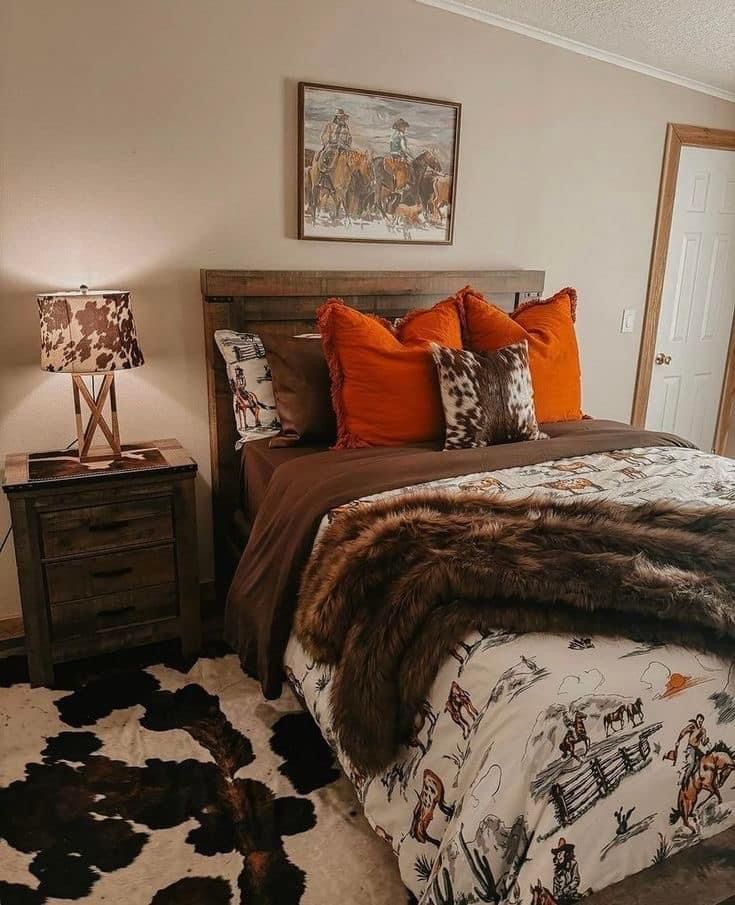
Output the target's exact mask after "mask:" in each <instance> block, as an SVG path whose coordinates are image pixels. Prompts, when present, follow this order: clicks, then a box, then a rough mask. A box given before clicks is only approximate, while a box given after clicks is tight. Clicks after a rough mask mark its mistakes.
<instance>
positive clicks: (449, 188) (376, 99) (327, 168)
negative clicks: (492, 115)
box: [298, 82, 461, 245]
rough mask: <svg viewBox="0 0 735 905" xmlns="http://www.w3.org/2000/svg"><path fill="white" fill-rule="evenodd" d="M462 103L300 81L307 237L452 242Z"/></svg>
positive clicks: (303, 232)
mask: <svg viewBox="0 0 735 905" xmlns="http://www.w3.org/2000/svg"><path fill="white" fill-rule="evenodd" d="M460 114H461V106H460V105H459V104H457V103H453V102H449V101H437V100H430V99H428V98H417V97H410V96H408V95H399V94H389V93H386V92H376V91H367V90H365V91H363V90H358V89H353V88H340V87H336V86H331V85H315V84H307V83H304V82H302V83H300V84H299V169H298V175H299V238H300V239H320V240H336V241H349V242H411V243H418V244H439V245H448V244H451V242H452V237H453V233H454V208H455V197H456V187H457V164H458V154H459V127H460Z"/></svg>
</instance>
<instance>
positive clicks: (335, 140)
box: [319, 107, 352, 174]
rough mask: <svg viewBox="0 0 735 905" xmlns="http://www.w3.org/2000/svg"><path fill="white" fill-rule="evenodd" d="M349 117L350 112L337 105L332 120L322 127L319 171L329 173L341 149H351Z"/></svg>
mask: <svg viewBox="0 0 735 905" xmlns="http://www.w3.org/2000/svg"><path fill="white" fill-rule="evenodd" d="M348 119H349V116H348V114H347V113H345V111H344V110H343V109H342V108H341V107H337V110H336V112H335V114H334V118H333V119H332V121H331V122H330V123H327V124H326V125H325V126H324V128H323V129H322V134H321V142H322V146H321V149H320V151H319V172H320V173H322V174H327V173H328V172H329V171H330V170H331V168H332V165H333V164H334V161H335V160H336V159H337V155H338V154H339V153H340V151H349V150H350V148H351V147H352V133H351V132H350V127H349V124H348V122H347V120H348Z"/></svg>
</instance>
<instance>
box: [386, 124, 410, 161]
mask: <svg viewBox="0 0 735 905" xmlns="http://www.w3.org/2000/svg"><path fill="white" fill-rule="evenodd" d="M408 129H409V124H408V123H407V122H406V120H405V119H403V117H401V116H399V117H398V119H397V120H396V121H395V122H394V123H393V134H392V135H391V137H390V156H391V157H393V158H394V159H397V160H411V154H410V153H409V150H408V140H407V138H406V132H407V131H408Z"/></svg>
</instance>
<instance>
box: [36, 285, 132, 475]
mask: <svg viewBox="0 0 735 905" xmlns="http://www.w3.org/2000/svg"><path fill="white" fill-rule="evenodd" d="M37 298H38V312H39V316H40V318H41V367H42V369H43V370H44V371H54V372H64V373H67V374H71V375H72V386H73V389H74V412H75V415H76V424H77V436H78V439H79V461H80V462H89V461H90V460H91V459H92V458H94V457H93V456H92V455H90V449H91V447H92V440H93V438H94V435H95V433H96V432H97V429H98V428H99V430H100V431H101V432H102V433H103V434H104V436H105V439H106V440H107V442H108V443H109V445H110V448H111V449H112V454H113V457H114V458H115V459H121V458H122V449H121V446H120V429H119V426H118V421H117V401H116V399H115V371H119V370H121V369H127V368H137V367H139V366H140V365H142V364H143V354H142V353H141V351H140V346H139V345H138V337H137V334H136V332H135V321H134V320H133V311H132V307H131V302H130V292H128V291H127V290H117V289H115V290H98V291H93V290H90V289H88V288H87V287H86V286H81V287H80V288H79V290H77V291H74V292H53V293H51V294H49V295H39V296H38V297H37ZM96 374H104V377H103V379H102V383H101V385H100V388H99V391H98V392H97V393H96V395H93V392H90V391H89V388H88V387H87V384H86V382H85V380H84V375H92V376H93V381H92V383H93V386H94V375H96ZM108 397H109V400H110V420H111V422H112V423H111V425H110V424H108V423H107V421H106V420H105V417H104V407H105V403H106V402H107V399H108ZM82 400H84V402H85V403H86V404H87V406H88V407H89V409H90V412H91V414H90V416H89V421H88V422H87V424H86V426H83V424H82Z"/></svg>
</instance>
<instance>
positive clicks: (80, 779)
mask: <svg viewBox="0 0 735 905" xmlns="http://www.w3.org/2000/svg"><path fill="white" fill-rule="evenodd" d="M157 653H159V654H160V650H157ZM140 657H141V658H142V659H141V661H140V662H136V661H135V659H134V658H133V660H132V662H131V658H130V657H128V658H127V661H126V662H122V663H115V662H114V661H110V660H109V659H108V660H100V661H98V663H92V665H91V666H90V665H89V664H87V666H86V667H84V673H83V674H82V672H81V667H79V668H77V667H74V666H67V667H64V666H62V667H59V669H58V673H59V675H58V680H59V686H60V687H63V688H64V689H65V690H49V689H44V688H38V689H30V688H29V687H28V685H27V684H26V682H27V679H25V677H24V676H23V675H19V667H18V663H17V661H16V662H13V661H4V662H2V661H0V902H2V905H44V903H54V902H57V901H59V900H66V901H69V900H71V901H82V902H85V903H101V902H103V901H104V902H110V901H121V900H123V899H126V900H127V901H128V902H130V903H131V905H133V903H135V905H137V903H141V905H143V903H145V905H148V903H150V905H195V903H200V902H202V903H203V902H207V903H208V905H227V903H237V902H240V903H243V905H244V903H255V902H257V903H259V905H300V903H303V905H309V903H314V905H316V903H324V902H340V903H342V902H344V903H346V905H349V903H355V905H356V903H357V902H358V901H359V902H362V901H365V900H366V899H367V900H368V901H375V902H379V901H386V902H388V901H390V902H396V903H403V902H407V901H408V894H407V892H406V890H405V888H404V887H403V886H402V884H401V882H400V879H399V878H398V872H397V868H396V865H395V863H394V861H393V856H392V854H391V852H390V850H389V849H388V848H387V846H385V845H384V843H382V842H381V841H380V840H379V839H378V838H377V837H375V836H374V835H373V834H372V831H371V830H370V828H369V826H368V825H367V823H366V822H365V820H364V818H363V817H362V814H361V813H360V809H359V805H358V804H357V803H356V800H355V798H354V794H353V791H352V788H351V786H350V785H349V783H348V782H347V780H346V779H345V778H344V777H343V776H342V774H341V773H340V771H339V770H338V769H337V768H336V767H335V763H334V759H333V755H332V752H331V750H330V749H329V747H328V746H327V745H326V743H325V742H324V741H323V739H322V737H321V735H320V734H319V731H318V729H316V727H315V726H314V725H313V723H312V721H311V718H310V717H309V716H308V715H307V714H305V713H303V712H301V711H300V709H299V706H298V704H297V703H296V701H295V700H294V698H293V696H292V695H291V694H290V692H288V693H286V694H284V696H283V697H282V698H281V699H279V700H278V701H274V702H264V701H263V699H262V696H261V694H260V690H259V686H258V685H257V683H256V682H255V681H254V680H252V679H250V678H248V677H247V676H245V675H243V673H242V671H241V669H240V666H239V662H238V660H237V658H236V657H234V656H233V655H231V654H228V653H226V652H225V651H223V650H211V651H209V654H208V656H205V657H202V658H201V659H200V660H199V661H197V663H195V664H194V665H193V666H192V665H191V664H185V663H181V662H179V661H178V660H177V659H176V658H175V657H174V658H171V657H169V659H168V661H167V662H166V663H165V664H164V663H161V662H158V663H155V662H153V663H151V662H150V661H151V659H153V660H155V659H156V658H155V657H151V654H150V652H148V653H145V652H144V653H142V654H140ZM145 657H147V660H146V659H145ZM327 850H328V851H329V852H330V853H331V854H330V856H329V857H330V860H331V859H332V858H333V859H334V860H335V863H336V862H337V861H340V863H342V864H344V865H345V866H346V867H349V870H348V871H347V872H345V871H342V870H340V871H334V872H333V875H332V874H330V875H329V878H328V880H325V876H324V875H325V866H328V865H325V862H324V860H323V859H324V857H325V855H324V853H325V851H327ZM327 873H328V871H327ZM312 877H315V878H316V879H315V880H314V881H313V882H312V880H311V878H312ZM363 894H364V895H365V896H366V899H364V898H363Z"/></svg>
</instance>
